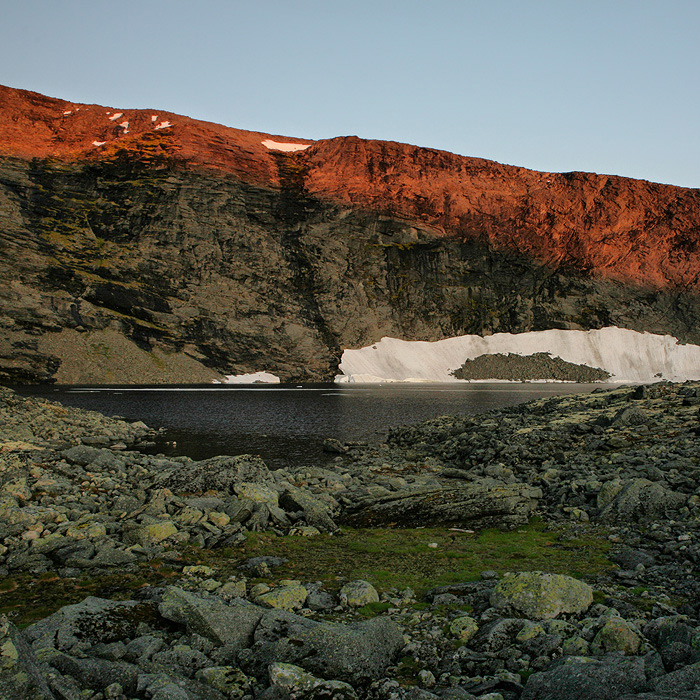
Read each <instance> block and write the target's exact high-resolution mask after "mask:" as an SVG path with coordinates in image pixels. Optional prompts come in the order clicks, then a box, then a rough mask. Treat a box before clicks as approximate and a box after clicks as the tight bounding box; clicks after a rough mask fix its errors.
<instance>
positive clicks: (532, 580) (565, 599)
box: [490, 571, 593, 620]
mask: <svg viewBox="0 0 700 700" xmlns="http://www.w3.org/2000/svg"><path fill="white" fill-rule="evenodd" d="M490 600H491V605H492V606H493V607H494V608H497V609H498V610H504V611H505V610H513V611H515V612H517V613H520V614H521V615H522V616H523V617H526V618H529V619H532V620H547V619H550V618H554V617H557V616H558V615H560V614H561V613H575V614H578V613H582V612H584V611H585V610H586V609H587V608H588V607H589V606H590V605H591V603H592V602H593V589H592V588H591V587H590V586H589V585H588V584H587V583H584V582H583V581H579V580H577V579H575V578H572V577H571V576H564V575H563V574H549V573H544V572H541V571H531V572H521V573H508V574H505V575H504V576H503V578H501V580H500V581H499V582H498V583H497V584H496V587H495V588H494V589H493V592H492V593H491V598H490Z"/></svg>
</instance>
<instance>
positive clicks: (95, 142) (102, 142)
mask: <svg viewBox="0 0 700 700" xmlns="http://www.w3.org/2000/svg"><path fill="white" fill-rule="evenodd" d="M106 143H107V142H106V141H93V142H92V145H93V146H104V145H105V144H106Z"/></svg>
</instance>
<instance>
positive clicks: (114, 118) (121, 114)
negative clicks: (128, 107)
mask: <svg viewBox="0 0 700 700" xmlns="http://www.w3.org/2000/svg"><path fill="white" fill-rule="evenodd" d="M107 114H109V112H107ZM123 116H124V112H115V113H114V114H113V115H112V116H111V117H107V119H109V121H111V122H116V121H117V119H119V118H120V117H123Z"/></svg>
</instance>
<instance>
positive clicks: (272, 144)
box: [260, 139, 311, 153]
mask: <svg viewBox="0 0 700 700" xmlns="http://www.w3.org/2000/svg"><path fill="white" fill-rule="evenodd" d="M260 143H262V145H263V146H265V148H269V149H270V150H271V151H285V152H286V153H293V152H294V151H305V150H306V149H307V148H308V147H309V146H311V144H310V143H282V142H280V141H272V139H265V140H264V141H261V142H260Z"/></svg>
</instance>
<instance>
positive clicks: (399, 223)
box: [0, 154, 700, 382]
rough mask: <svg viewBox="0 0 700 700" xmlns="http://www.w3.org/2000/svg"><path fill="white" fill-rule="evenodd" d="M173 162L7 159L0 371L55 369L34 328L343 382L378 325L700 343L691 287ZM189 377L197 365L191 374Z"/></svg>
mask: <svg viewBox="0 0 700 700" xmlns="http://www.w3.org/2000/svg"><path fill="white" fill-rule="evenodd" d="M276 162H277V168H278V174H279V182H280V186H279V187H275V188H272V187H268V188H266V187H263V186H259V185H254V184H249V183H248V184H246V183H244V182H242V181H241V180H240V179H238V178H236V177H235V176H233V175H228V174H224V173H220V172H219V173H216V172H207V171H204V170H194V169H187V168H185V167H182V164H181V163H178V162H177V161H176V160H174V159H172V158H166V157H162V158H159V157H157V154H156V156H153V157H151V158H149V160H148V161H147V162H144V160H143V159H141V160H139V159H129V158H124V157H122V158H113V159H111V160H103V161H93V162H85V163H82V164H76V163H65V162H58V161H51V160H46V159H41V160H39V159H37V160H33V161H28V160H22V159H17V158H2V159H0V381H5V382H8V381H18V382H28V381H46V380H50V379H51V377H52V376H53V375H54V373H55V372H56V369H57V367H59V366H60V361H61V357H60V356H52V355H51V354H50V353H48V354H47V352H46V351H42V350H41V342H40V338H41V337H43V336H46V335H47V334H52V333H60V332H61V330H62V329H65V328H73V329H76V328H77V329H78V330H80V331H83V330H86V331H90V330H95V329H111V330H117V331H118V332H119V333H122V334H124V335H125V336H127V337H129V338H130V339H132V340H133V341H134V342H135V343H137V344H138V345H139V346H140V347H142V348H144V349H149V348H153V347H156V346H157V347H159V348H164V349H166V350H172V351H182V350H183V349H185V350H186V351H187V352H188V353H190V354H191V355H192V356H196V357H197V358H198V359H200V360H201V362H203V363H204V364H205V365H207V366H208V367H211V368H213V369H216V370H217V371H219V372H221V373H224V374H233V373H243V372H251V371H257V370H263V369H264V370H267V371H270V372H274V373H276V374H278V375H279V376H280V377H281V378H282V380H283V381H303V380H305V381H314V380H316V381H317V380H327V379H331V378H332V377H333V375H334V374H335V373H336V368H337V364H338V362H339V360H340V356H341V354H342V350H343V349H344V348H349V347H358V346H363V345H367V344H371V343H372V342H375V341H377V340H379V339H380V338H381V337H382V336H385V335H390V336H395V337H401V338H405V339H415V340H436V339H439V338H444V337H449V336H455V335H461V334H464V333H480V334H483V333H491V332H499V331H509V332H522V331H528V330H543V329H547V328H575V329H579V328H585V329H587V328H600V327H602V326H605V325H618V326H622V327H627V328H633V329H636V330H647V331H651V332H665V333H671V334H673V335H675V336H677V337H679V338H681V339H683V340H685V341H690V342H700V331H699V330H698V329H699V328H700V324H699V323H698V320H699V319H698V316H699V313H698V308H699V307H698V303H697V301H698V300H697V297H696V296H694V295H693V294H690V293H679V292H674V291H658V290H653V289H651V288H649V289H643V288H641V287H634V286H631V285H626V284H623V283H621V282H615V281H611V280H602V279H597V278H594V277H591V276H586V275H584V274H581V273H577V272H575V271H572V270H566V269H563V268H559V269H551V268H549V267H546V266H544V265H542V264H538V263H535V262H533V261H532V259H530V258H527V257H525V256H519V255H518V254H516V253H513V252H506V251H503V250H502V249H501V250H494V249H492V248H491V247H490V246H489V244H488V242H483V241H482V242H478V239H477V238H469V237H468V236H464V237H462V238H435V235H434V231H432V230H431V229H429V228H427V227H424V226H422V225H421V224H417V223H416V222H414V221H409V220H402V219H399V218H396V217H390V216H384V215H380V214H378V213H373V212H370V211H367V210H363V209H361V208H357V207H353V206H352V205H339V204H333V203H329V202H328V201H321V200H319V199H317V198H315V197H313V196H311V195H309V193H308V192H307V190H306V175H307V173H306V165H305V161H304V159H303V157H301V156H298V155H283V154H280V155H277V156H276ZM182 381H183V382H186V381H188V377H183V378H182Z"/></svg>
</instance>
